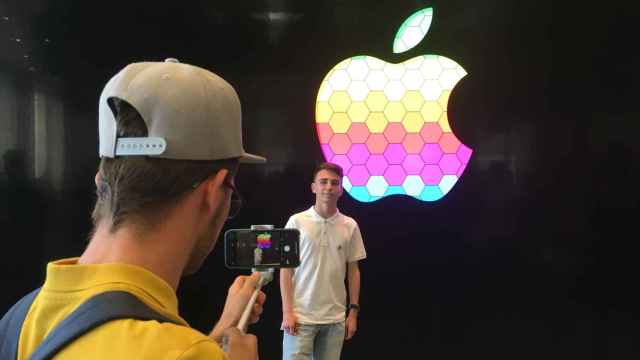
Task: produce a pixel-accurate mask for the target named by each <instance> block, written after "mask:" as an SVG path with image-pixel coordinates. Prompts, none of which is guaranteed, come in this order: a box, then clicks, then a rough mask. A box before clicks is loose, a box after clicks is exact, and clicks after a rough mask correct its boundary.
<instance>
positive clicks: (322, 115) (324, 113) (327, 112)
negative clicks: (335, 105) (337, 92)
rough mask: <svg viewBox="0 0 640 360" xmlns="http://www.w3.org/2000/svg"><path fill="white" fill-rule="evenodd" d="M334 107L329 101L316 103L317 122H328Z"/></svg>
mask: <svg viewBox="0 0 640 360" xmlns="http://www.w3.org/2000/svg"><path fill="white" fill-rule="evenodd" d="M332 114H333V109H332V108H331V106H329V103H327V102H319V103H316V122H319V123H326V122H329V119H331V115H332Z"/></svg>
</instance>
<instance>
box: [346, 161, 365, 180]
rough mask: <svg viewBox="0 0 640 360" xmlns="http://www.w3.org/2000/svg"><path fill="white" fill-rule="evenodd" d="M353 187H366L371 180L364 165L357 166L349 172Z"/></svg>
mask: <svg viewBox="0 0 640 360" xmlns="http://www.w3.org/2000/svg"><path fill="white" fill-rule="evenodd" d="M347 176H348V177H349V180H350V181H351V185H366V184H367V181H368V180H369V171H368V170H367V167H366V166H364V165H355V166H353V167H352V168H351V170H349V173H348V175H347Z"/></svg>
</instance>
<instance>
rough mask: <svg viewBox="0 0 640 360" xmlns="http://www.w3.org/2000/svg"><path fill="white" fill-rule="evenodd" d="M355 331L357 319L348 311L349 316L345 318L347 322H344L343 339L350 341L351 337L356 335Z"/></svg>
mask: <svg viewBox="0 0 640 360" xmlns="http://www.w3.org/2000/svg"><path fill="white" fill-rule="evenodd" d="M356 330H358V317H357V315H356V313H355V312H354V311H353V310H351V311H349V316H347V321H346V322H345V329H344V339H345V340H349V339H351V338H352V337H353V335H355V334H356Z"/></svg>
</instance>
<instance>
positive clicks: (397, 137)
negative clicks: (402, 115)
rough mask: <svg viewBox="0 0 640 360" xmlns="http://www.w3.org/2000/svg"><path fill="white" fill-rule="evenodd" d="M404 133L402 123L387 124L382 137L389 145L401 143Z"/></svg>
mask: <svg viewBox="0 0 640 360" xmlns="http://www.w3.org/2000/svg"><path fill="white" fill-rule="evenodd" d="M406 133H407V131H406V130H405V129H404V126H402V123H389V124H388V125H387V127H386V128H385V129H384V136H385V137H386V138H387V140H389V143H396V144H398V143H401V142H402V140H403V139H404V136H405V134H406Z"/></svg>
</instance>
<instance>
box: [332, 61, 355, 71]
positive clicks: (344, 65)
mask: <svg viewBox="0 0 640 360" xmlns="http://www.w3.org/2000/svg"><path fill="white" fill-rule="evenodd" d="M350 63H351V58H348V59H344V60H342V61H340V62H339V63H338V64H337V65H336V66H334V67H333V68H334V69H335V70H339V69H346V68H347V66H349V64H350Z"/></svg>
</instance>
